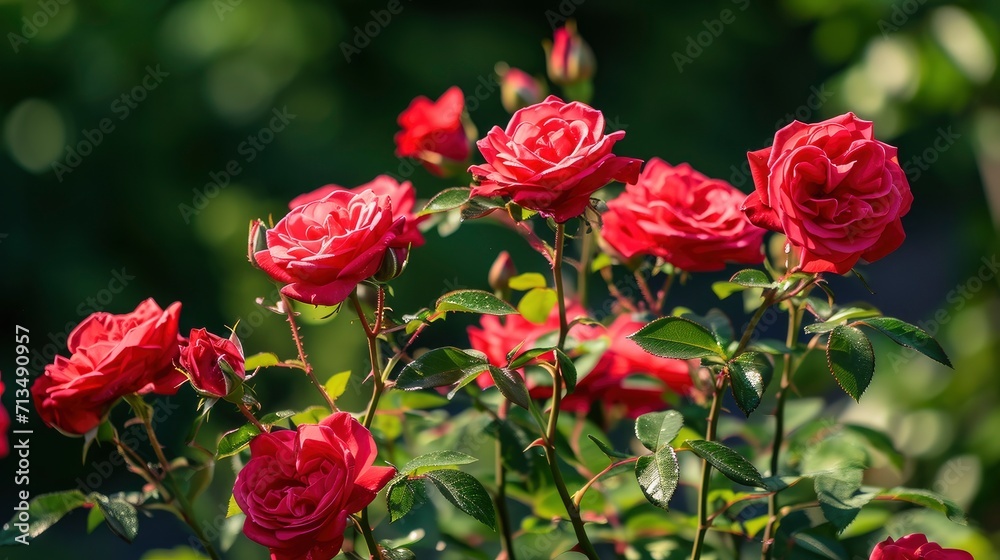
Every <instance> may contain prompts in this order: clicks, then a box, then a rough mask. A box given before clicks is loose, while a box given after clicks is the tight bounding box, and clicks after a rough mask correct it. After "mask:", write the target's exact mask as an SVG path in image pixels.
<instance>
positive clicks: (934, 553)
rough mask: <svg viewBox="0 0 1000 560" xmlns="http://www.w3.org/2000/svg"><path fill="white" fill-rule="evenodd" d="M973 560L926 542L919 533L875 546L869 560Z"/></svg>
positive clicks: (966, 555)
mask: <svg viewBox="0 0 1000 560" xmlns="http://www.w3.org/2000/svg"><path fill="white" fill-rule="evenodd" d="M921 559H923V560H975V559H974V558H973V557H972V555H971V554H969V553H968V552H965V551H964V550H957V549H954V548H941V545H939V544H937V543H932V542H927V537H926V536H925V535H923V534H920V533H914V534H912V535H906V536H905V537H902V538H901V539H899V540H898V541H893V540H892V537H889V538H888V539H886V540H884V541H882V542H880V543H878V544H877V545H875V550H873V551H872V555H871V557H870V559H869V560H921Z"/></svg>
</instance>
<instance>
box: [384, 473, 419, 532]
mask: <svg viewBox="0 0 1000 560" xmlns="http://www.w3.org/2000/svg"><path fill="white" fill-rule="evenodd" d="M425 498H426V493H425V491H424V484H423V482H420V481H417V480H410V479H407V478H403V479H401V480H398V481H396V482H394V483H392V484H390V485H389V488H388V489H387V490H386V503H387V505H388V509H389V522H390V523H393V522H395V521H397V520H398V519H399V518H401V517H403V516H404V515H406V514H407V513H410V510H411V509H413V507H414V506H416V505H419V504H422V503H423V502H424V499H425Z"/></svg>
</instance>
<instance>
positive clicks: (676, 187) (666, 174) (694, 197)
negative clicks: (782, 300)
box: [601, 158, 765, 272]
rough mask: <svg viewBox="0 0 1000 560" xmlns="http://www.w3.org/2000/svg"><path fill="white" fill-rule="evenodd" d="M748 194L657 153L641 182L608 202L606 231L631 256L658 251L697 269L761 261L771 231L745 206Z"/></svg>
mask: <svg viewBox="0 0 1000 560" xmlns="http://www.w3.org/2000/svg"><path fill="white" fill-rule="evenodd" d="M745 198H746V196H745V195H744V194H743V193H742V192H740V191H739V190H738V189H736V188H735V187H733V186H732V185H730V184H729V183H727V182H725V181H722V180H720V179H710V178H708V177H706V176H704V175H702V174H701V173H699V172H698V171H695V170H694V169H692V168H691V166H690V165H688V164H686V163H682V164H680V165H678V166H677V167H673V166H671V165H670V164H669V163H667V162H665V161H663V160H662V159H659V158H653V159H651V160H649V162H647V163H646V166H645V168H643V170H642V175H640V176H639V181H638V182H637V183H636V184H634V185H628V186H626V187H625V192H623V193H622V194H621V195H620V196H618V197H617V198H615V199H613V200H611V201H609V202H608V211H607V212H605V213H604V227H603V229H602V230H601V235H602V236H603V237H604V240H605V241H607V242H608V243H609V244H610V245H611V246H612V247H613V248H614V249H615V250H616V251H618V252H619V253H621V254H622V255H623V256H624V257H625V258H632V257H634V256H636V255H653V256H656V257H660V258H662V259H663V260H665V261H667V262H669V263H670V264H672V265H674V266H676V267H678V268H680V269H682V270H687V271H691V272H703V271H710V270H722V268H724V267H725V264H726V263H728V262H735V263H741V264H760V263H761V262H763V261H764V254H763V253H762V252H761V242H762V241H763V239H764V233H765V230H763V229H761V228H759V227H757V226H755V225H753V224H751V223H750V221H749V220H747V217H746V216H745V215H744V214H743V212H742V211H741V210H740V204H741V203H742V202H743V200H744V199H745Z"/></svg>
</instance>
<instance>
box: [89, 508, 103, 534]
mask: <svg viewBox="0 0 1000 560" xmlns="http://www.w3.org/2000/svg"><path fill="white" fill-rule="evenodd" d="M101 523H104V514H103V513H101V508H99V507H92V508H90V511H89V512H87V534H88V535H89V534H90V533H93V532H94V529H96V528H97V527H98V526H99V525H100V524H101Z"/></svg>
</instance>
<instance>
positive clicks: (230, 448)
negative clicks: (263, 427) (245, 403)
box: [215, 424, 260, 459]
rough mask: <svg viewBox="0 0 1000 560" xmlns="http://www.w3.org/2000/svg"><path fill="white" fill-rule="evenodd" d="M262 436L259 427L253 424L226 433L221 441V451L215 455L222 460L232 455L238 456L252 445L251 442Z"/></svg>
mask: <svg viewBox="0 0 1000 560" xmlns="http://www.w3.org/2000/svg"><path fill="white" fill-rule="evenodd" d="M258 434H260V430H258V429H257V426H254V425H253V424H244V425H242V426H240V427H239V428H236V429H235V430H232V431H229V432H226V433H225V435H223V436H222V439H221V440H219V450H218V452H217V453H216V454H215V457H216V458H217V459H222V458H224V457H229V456H231V455H236V454H237V453H239V452H240V451H243V449H244V448H246V447H247V446H248V445H250V440H252V439H253V438H255V437H256V436H257V435H258Z"/></svg>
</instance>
